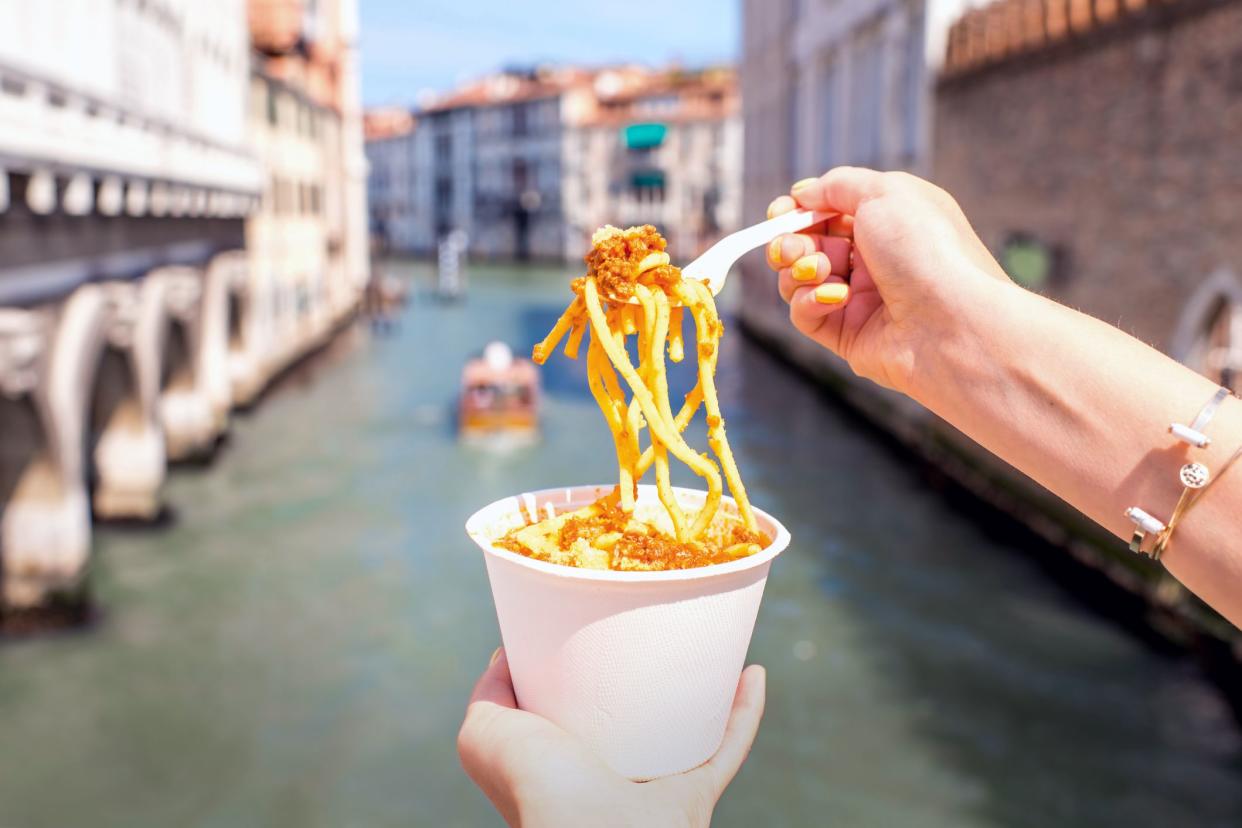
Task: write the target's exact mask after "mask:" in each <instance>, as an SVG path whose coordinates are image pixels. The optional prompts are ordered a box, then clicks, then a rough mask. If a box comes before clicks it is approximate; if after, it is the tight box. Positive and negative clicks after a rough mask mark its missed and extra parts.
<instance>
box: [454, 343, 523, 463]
mask: <svg viewBox="0 0 1242 828" xmlns="http://www.w3.org/2000/svg"><path fill="white" fill-rule="evenodd" d="M457 423H458V434H459V436H460V438H461V439H462V440H463V441H464V442H469V443H476V444H484V445H487V446H489V447H510V446H520V445H529V444H530V443H533V442H535V441H536V440H537V439H538V437H539V373H538V371H536V370H535V365H534V363H532V362H531V361H530V360H528V359H518V358H515V357H514V356H513V351H512V350H511V349H510V348H509V346H508V345H506V344H504V343H503V342H491V343H488V345H487V347H485V348H484V349H483V354H482V356H479V357H475V358H474V359H471V360H469V361H468V362H467V363H466V366H465V368H463V369H462V374H461V398H460V400H459V403H458V409H457Z"/></svg>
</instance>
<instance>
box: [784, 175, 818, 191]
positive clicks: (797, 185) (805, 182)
mask: <svg viewBox="0 0 1242 828" xmlns="http://www.w3.org/2000/svg"><path fill="white" fill-rule="evenodd" d="M817 181H819V179H818V178H804V179H802V180H801V181H795V182H794V185H793V186H792V187H790V188H789V191H790V192H793V193H796V192H798V190H802V189H805V188H806V187H809V186H811V185H812V184H814V183H815V182H817Z"/></svg>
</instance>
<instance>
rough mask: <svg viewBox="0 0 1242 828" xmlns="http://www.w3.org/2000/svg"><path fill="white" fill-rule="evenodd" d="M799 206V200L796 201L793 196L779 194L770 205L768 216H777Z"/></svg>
mask: <svg viewBox="0 0 1242 828" xmlns="http://www.w3.org/2000/svg"><path fill="white" fill-rule="evenodd" d="M797 206H798V202H796V201H794V200H793V197H792V196H787V195H783V196H777V197H776V198H775V199H773V200H772V203H771V204H769V205H768V218H776V217H777V216H780V215H784V214H785V213H788V212H789V211H790V210H792V209H794V208H795V207H797Z"/></svg>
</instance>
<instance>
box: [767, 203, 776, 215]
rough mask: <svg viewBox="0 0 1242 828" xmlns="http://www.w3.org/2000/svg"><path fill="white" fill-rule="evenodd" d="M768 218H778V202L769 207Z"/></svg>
mask: <svg viewBox="0 0 1242 828" xmlns="http://www.w3.org/2000/svg"><path fill="white" fill-rule="evenodd" d="M768 218H776V202H775V201H773V202H772V203H771V204H769V205H768Z"/></svg>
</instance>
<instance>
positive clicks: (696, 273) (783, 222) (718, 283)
mask: <svg viewBox="0 0 1242 828" xmlns="http://www.w3.org/2000/svg"><path fill="white" fill-rule="evenodd" d="M835 215H836V213H823V212H820V211H818V210H793V211H791V212H788V213H784V214H783V215H779V216H777V217H776V218H771V219H768V220H767V221H761V222H759V223H758V224H752V225H751V226H750V227H746V228H743V229H741V230H738V231H737V232H736V233H730V234H729V235H727V236H725V237H724V238H723V239H721V240H720V241H718V242H716V243H715V244H713V245H712V246H711V247H709V248H708V249H707V250H706V251H705V252H704V253H703V255H702V256H699V257H698V258H697V259H695V260H694V261H692V262H691V263H690V264H688V265H686V266H685V267H683V268H682V269H681V275H682V278H683V279H697V280H699V281H704V282H707V286H708V287H710V288H711V289H712V295H713V296H715V295H716V294H718V293H720V291H721V290H722V289H723V288H724V284H725V280H726V279H728V278H729V270H730V269H732V267H733V264H734V263H735V262H736V261H737V260H738V259H740V258H742V256H744V255H746V254H747V253H749V252H750V251H752V250H754V249H755V248H756V247H763V246H764V245H766V244H769V243H770V242H771V241H772V240H773V239H775V238H776V237H777V236H783V235H785V234H786V233H797V232H798V231H799V230H805V229H806V228H808V227H810V226H811V225H813V224H819V223H820V222H821V221H827V220H828V219H830V218H832V217H833V216H835ZM630 302H631V303H633V304H637V302H638V300H637V299H631V300H630Z"/></svg>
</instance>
